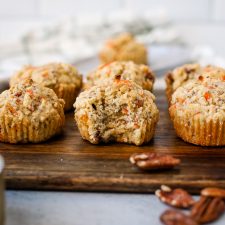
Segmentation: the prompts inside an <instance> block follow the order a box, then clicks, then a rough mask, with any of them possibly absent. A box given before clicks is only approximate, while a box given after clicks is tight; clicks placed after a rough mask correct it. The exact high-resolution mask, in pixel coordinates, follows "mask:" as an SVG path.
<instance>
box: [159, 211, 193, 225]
mask: <svg viewBox="0 0 225 225" xmlns="http://www.w3.org/2000/svg"><path fill="white" fill-rule="evenodd" d="M160 220H161V222H162V223H163V224H165V225H197V222H195V221H194V220H193V219H192V218H191V217H190V216H187V215H185V214H184V213H182V212H181V211H177V210H172V209H169V210H166V211H165V212H164V213H163V214H162V215H161V216H160Z"/></svg>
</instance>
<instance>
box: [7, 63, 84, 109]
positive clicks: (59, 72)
mask: <svg viewBox="0 0 225 225" xmlns="http://www.w3.org/2000/svg"><path fill="white" fill-rule="evenodd" d="M27 77H30V78H31V79H32V80H33V81H34V82H36V83H38V84H41V85H43V86H45V87H48V88H51V89H53V90H54V91H55V93H56V95H57V96H58V97H59V98H62V99H64V101H65V108H64V109H65V111H68V110H70V109H71V108H72V107H73V103H74V102H75V100H76V97H77V95H78V94H79V92H80V89H81V87H82V76H81V75H80V74H79V73H78V71H77V69H76V68H75V67H73V66H71V65H69V64H65V63H50V64H47V65H44V66H38V67H31V66H29V67H24V68H23V69H22V70H21V71H18V72H17V73H16V74H15V75H14V76H13V77H12V78H11V80H10V86H13V85H14V84H17V83H18V82H20V81H21V80H24V79H26V78H27Z"/></svg>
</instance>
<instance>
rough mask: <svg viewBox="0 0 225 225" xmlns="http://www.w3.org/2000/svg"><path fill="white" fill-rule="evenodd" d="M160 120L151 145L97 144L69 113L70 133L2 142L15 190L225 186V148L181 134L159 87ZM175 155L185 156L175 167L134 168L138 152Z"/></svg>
mask: <svg viewBox="0 0 225 225" xmlns="http://www.w3.org/2000/svg"><path fill="white" fill-rule="evenodd" d="M155 95H156V96H157V105H158V107H159V109H160V120H159V123H158V126H157V130H156V133H155V138H154V140H153V141H151V142H150V143H149V144H148V145H145V146H142V147H136V146H133V145H126V144H103V145H98V146H97V145H92V144H90V143H88V142H86V141H84V140H82V139H81V137H80V135H79V132H78V130H77V128H76V126H75V122H74V120H73V113H69V114H67V116H66V126H65V129H64V134H63V135H62V136H60V137H57V138H54V139H52V140H50V141H48V142H45V143H42V144H26V145H10V144H2V143H1V144H0V153H1V154H2V155H3V156H4V158H5V162H6V168H5V179H6V185H7V188H9V189H51V190H79V191H112V192H114V191H116V192H153V191H155V189H156V188H158V187H159V186H160V185H161V184H166V185H169V186H172V187H183V188H185V189H187V190H189V191H191V192H192V193H198V191H199V190H200V189H201V188H203V187H208V186H217V187H223V188H225V148H223V147H222V148H221V147H220V148H203V147H198V146H194V145H191V144H187V143H185V142H183V141H182V140H181V139H179V138H178V137H176V135H175V132H174V130H173V127H172V124H171V121H170V120H169V117H168V111H167V102H166V97H165V94H164V92H163V91H157V92H156V93H155ZM145 151H152V152H160V153H169V154H172V155H175V156H177V157H179V158H180V159H181V160H182V163H181V165H180V166H179V167H178V168H176V169H174V170H169V171H160V172H153V173H147V172H142V171H139V170H138V169H136V168H135V167H133V166H132V165H131V164H130V162H129V160H128V159H129V156H130V155H131V154H132V153H135V152H145Z"/></svg>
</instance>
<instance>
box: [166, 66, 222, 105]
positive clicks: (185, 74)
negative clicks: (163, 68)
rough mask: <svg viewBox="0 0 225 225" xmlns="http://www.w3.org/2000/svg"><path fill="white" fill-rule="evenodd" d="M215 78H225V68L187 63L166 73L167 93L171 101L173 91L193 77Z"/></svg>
mask: <svg viewBox="0 0 225 225" xmlns="http://www.w3.org/2000/svg"><path fill="white" fill-rule="evenodd" d="M204 78H215V79H220V80H225V70H224V69H223V68H221V67H217V66H211V65H209V66H205V67H201V66H200V65H199V64H186V65H183V66H181V67H177V68H175V69H174V70H173V71H172V72H169V73H168V74H167V75H166V78H165V80H166V94H167V98H168V100H169V101H170V100H171V96H172V94H173V92H174V91H175V90H176V89H177V88H178V87H180V86H182V85H184V84H185V83H187V82H189V81H190V80H193V79H204Z"/></svg>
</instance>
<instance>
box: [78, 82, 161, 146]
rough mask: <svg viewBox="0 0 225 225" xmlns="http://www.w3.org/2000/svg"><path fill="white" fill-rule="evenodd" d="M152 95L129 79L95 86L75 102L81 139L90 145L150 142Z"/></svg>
mask: <svg viewBox="0 0 225 225" xmlns="http://www.w3.org/2000/svg"><path fill="white" fill-rule="evenodd" d="M154 100H155V97H154V95H153V94H152V93H151V92H149V91H146V90H143V89H142V88H141V87H140V86H139V85H137V84H135V83H134V82H132V81H129V80H119V79H118V80H116V81H115V82H113V83H112V85H110V86H109V85H106V86H104V85H98V86H93V87H92V88H90V89H88V90H86V91H84V92H82V93H81V94H80V95H79V96H78V97H77V99H76V102H75V104H74V107H75V120H76V122H77V125H78V128H79V130H80V133H81V136H82V137H83V139H86V140H88V141H90V142H91V143H93V144H98V143H100V142H110V141H115V142H123V143H132V144H135V145H141V144H143V143H147V142H149V141H150V140H151V138H152V137H153V135H154V130H155V126H156V123H157V121H158V117H159V111H158V109H157V107H156V105H155V103H154Z"/></svg>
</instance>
